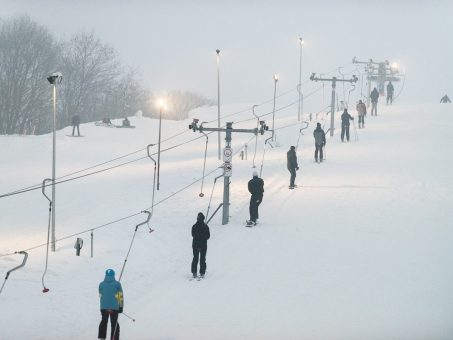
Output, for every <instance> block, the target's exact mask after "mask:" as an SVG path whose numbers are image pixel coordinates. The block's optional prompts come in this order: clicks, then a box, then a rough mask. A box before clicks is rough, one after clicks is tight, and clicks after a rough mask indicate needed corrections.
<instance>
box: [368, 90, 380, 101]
mask: <svg viewBox="0 0 453 340" xmlns="http://www.w3.org/2000/svg"><path fill="white" fill-rule="evenodd" d="M370 98H371V101H372V102H373V103H377V102H378V99H379V92H378V90H376V89H374V90H373V91H371V93H370Z"/></svg>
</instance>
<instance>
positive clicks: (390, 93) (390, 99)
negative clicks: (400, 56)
mask: <svg viewBox="0 0 453 340" xmlns="http://www.w3.org/2000/svg"><path fill="white" fill-rule="evenodd" d="M393 92H395V88H394V87H393V84H392V82H391V81H389V83H388V84H387V105H388V104H389V102H390V105H392V103H393Z"/></svg>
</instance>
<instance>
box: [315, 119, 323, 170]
mask: <svg viewBox="0 0 453 340" xmlns="http://www.w3.org/2000/svg"><path fill="white" fill-rule="evenodd" d="M313 137H315V148H316V149H315V161H316V162H318V152H319V162H322V161H323V159H324V155H323V151H322V148H323V147H324V146H325V145H326V133H325V132H324V130H323V129H322V128H321V123H317V124H316V129H315V131H313Z"/></svg>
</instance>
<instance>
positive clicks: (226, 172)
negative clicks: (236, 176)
mask: <svg viewBox="0 0 453 340" xmlns="http://www.w3.org/2000/svg"><path fill="white" fill-rule="evenodd" d="M232 173H233V165H232V164H231V163H225V164H223V176H224V177H231V175H232Z"/></svg>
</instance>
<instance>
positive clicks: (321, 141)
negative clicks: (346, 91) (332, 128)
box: [313, 109, 347, 163]
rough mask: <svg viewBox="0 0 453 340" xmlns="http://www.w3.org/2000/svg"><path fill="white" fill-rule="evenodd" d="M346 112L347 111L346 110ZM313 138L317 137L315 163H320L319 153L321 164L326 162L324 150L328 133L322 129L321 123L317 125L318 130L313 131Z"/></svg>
mask: <svg viewBox="0 0 453 340" xmlns="http://www.w3.org/2000/svg"><path fill="white" fill-rule="evenodd" d="M345 111H347V110H346V109H345ZM313 137H315V148H316V150H315V161H316V162H318V152H319V163H320V162H322V161H323V160H324V155H323V150H322V148H323V147H324V146H325V145H326V133H325V132H324V130H323V129H322V128H321V123H317V124H316V129H315V131H313Z"/></svg>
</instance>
